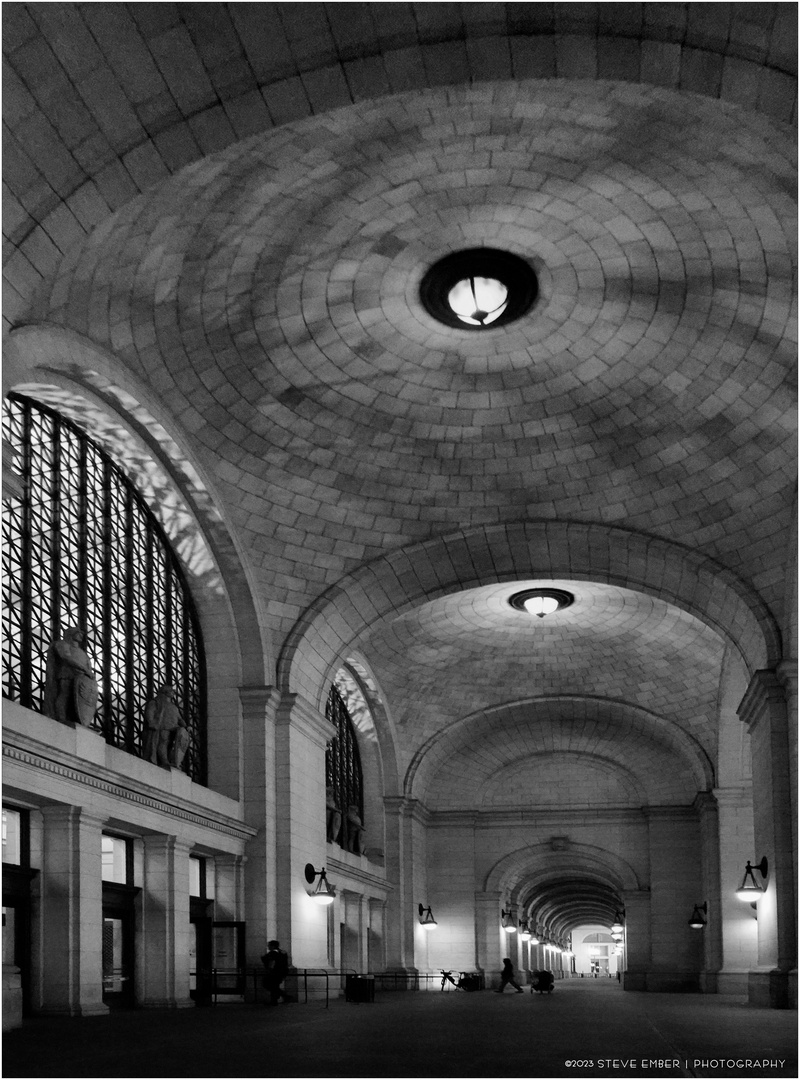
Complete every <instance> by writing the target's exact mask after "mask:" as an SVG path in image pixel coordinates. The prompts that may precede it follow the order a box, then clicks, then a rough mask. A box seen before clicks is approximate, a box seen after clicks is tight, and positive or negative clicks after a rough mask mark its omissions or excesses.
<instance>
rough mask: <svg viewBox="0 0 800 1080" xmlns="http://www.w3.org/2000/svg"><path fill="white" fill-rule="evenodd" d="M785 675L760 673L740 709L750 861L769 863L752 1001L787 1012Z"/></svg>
mask: <svg viewBox="0 0 800 1080" xmlns="http://www.w3.org/2000/svg"><path fill="white" fill-rule="evenodd" d="M791 682H792V679H791V677H790V676H789V675H788V674H787V671H786V670H785V669H784V671H783V676H782V678H779V676H778V674H777V673H776V672H775V671H757V672H756V673H755V675H754V676H753V678H752V679H751V681H750V685H749V686H748V688H747V691H746V693H745V695H744V698H743V700H742V703H741V705H740V706H739V716H740V718H741V719H742V721H743V722H744V723H746V724H747V727H748V731H749V733H750V748H751V753H752V757H753V826H754V829H753V831H754V842H755V851H754V852H753V856H752V860H755V861H756V862H757V861H759V860H760V859H762V858H763V857H764V856H766V858H767V859H768V861H769V877H768V880H767V883H766V889H765V892H764V894H763V896H762V897H761V899H760V900H759V902H758V971H756V972H751V974H750V1000H751V1002H752V1003H753V1004H769V1005H772V1006H773V1007H776V1008H785V1007H787V1006H788V1004H789V1000H790V978H789V973H790V972H792V971H793V970H796V967H797V953H796V948H797V943H796V931H795V907H794V898H795V863H794V852H793V835H792V828H793V827H792V805H793V799H792V793H791V769H790V758H791V740H790V738H789V710H788V703H787V693H786V688H787V686H789V687H791Z"/></svg>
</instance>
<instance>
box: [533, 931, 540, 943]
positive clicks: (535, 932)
mask: <svg viewBox="0 0 800 1080" xmlns="http://www.w3.org/2000/svg"><path fill="white" fill-rule="evenodd" d="M540 944H541V941H540V940H539V934H538V932H537V930H531V945H540Z"/></svg>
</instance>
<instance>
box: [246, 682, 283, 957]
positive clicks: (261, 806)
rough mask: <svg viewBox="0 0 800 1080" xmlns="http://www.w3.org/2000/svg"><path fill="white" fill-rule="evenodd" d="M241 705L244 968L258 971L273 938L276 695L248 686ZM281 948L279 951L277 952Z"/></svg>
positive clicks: (275, 874)
mask: <svg viewBox="0 0 800 1080" xmlns="http://www.w3.org/2000/svg"><path fill="white" fill-rule="evenodd" d="M239 697H240V699H241V702H242V724H243V742H244V747H245V753H244V763H243V790H244V816H245V822H246V824H248V825H250V826H251V827H252V828H254V829H256V830H257V832H256V835H255V836H254V837H253V838H252V840H249V841H248V843H247V849H246V850H247V861H246V863H245V864H244V880H245V909H244V912H245V914H244V917H245V921H246V922H247V937H246V945H245V948H246V949H247V965H248V967H260V965H261V956H262V955H263V954H264V953H265V952H266V950H267V942H268V941H269V940H270V939H271V938H275V937H278V936H279V935H278V932H277V893H276V882H277V839H276V807H275V781H274V777H275V717H276V713H277V707H278V702H279V701H280V694H279V693H278V691H277V690H275V689H274V688H273V687H271V686H248V687H244V688H243V689H241V690H240V691H239ZM283 947H284V948H285V947H286V946H285V945H284V946H283Z"/></svg>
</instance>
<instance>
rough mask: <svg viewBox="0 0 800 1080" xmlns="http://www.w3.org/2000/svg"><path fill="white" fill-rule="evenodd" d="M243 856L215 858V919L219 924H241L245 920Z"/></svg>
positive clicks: (217, 856) (244, 861) (220, 856)
mask: <svg viewBox="0 0 800 1080" xmlns="http://www.w3.org/2000/svg"><path fill="white" fill-rule="evenodd" d="M246 862H247V860H246V859H245V857H244V856H243V855H216V856H215V857H214V918H215V919H216V920H217V922H239V921H240V920H241V919H242V918H244V913H245V908H244V895H245V893H244V868H245V864H246Z"/></svg>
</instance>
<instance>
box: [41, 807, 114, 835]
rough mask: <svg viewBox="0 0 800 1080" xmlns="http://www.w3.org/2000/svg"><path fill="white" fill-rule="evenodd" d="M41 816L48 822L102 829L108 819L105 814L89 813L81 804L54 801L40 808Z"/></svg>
mask: <svg viewBox="0 0 800 1080" xmlns="http://www.w3.org/2000/svg"><path fill="white" fill-rule="evenodd" d="M41 813H42V817H43V818H44V820H45V821H48V822H53V823H56V822H63V823H68V824H70V825H84V826H88V827H90V828H91V827H92V826H95V827H96V828H98V829H102V828H103V826H104V825H105V824H106V822H107V821H108V818H107V817H106V816H105V815H100V814H93V813H89V811H88V810H86V809H85V808H84V807H83V806H70V805H68V804H67V803H55V804H51V805H47V806H43V807H42V808H41Z"/></svg>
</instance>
